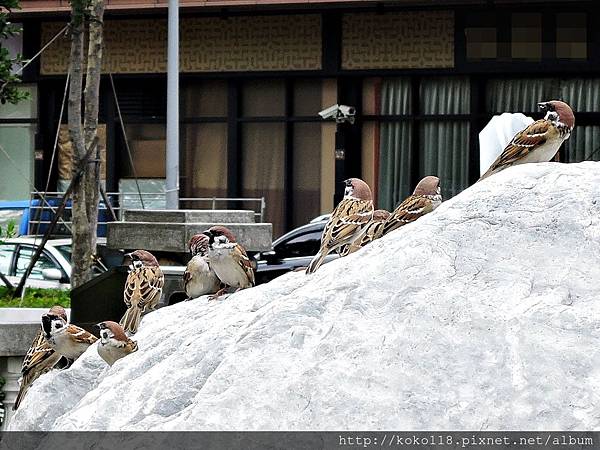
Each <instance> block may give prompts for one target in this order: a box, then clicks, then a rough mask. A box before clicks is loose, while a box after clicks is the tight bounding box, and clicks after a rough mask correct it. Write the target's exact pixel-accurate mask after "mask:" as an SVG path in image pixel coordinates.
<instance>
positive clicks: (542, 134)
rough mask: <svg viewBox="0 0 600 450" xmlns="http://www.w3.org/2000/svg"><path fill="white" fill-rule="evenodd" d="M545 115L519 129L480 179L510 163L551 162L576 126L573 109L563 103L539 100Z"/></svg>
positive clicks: (510, 164) (514, 164)
mask: <svg viewBox="0 0 600 450" xmlns="http://www.w3.org/2000/svg"><path fill="white" fill-rule="evenodd" d="M538 106H539V108H540V109H542V110H546V111H547V112H546V116H545V117H544V118H543V119H541V120H537V121H535V122H533V123H532V124H531V125H529V126H528V127H527V128H525V129H524V130H523V131H520V132H518V133H517V134H516V135H515V137H513V138H512V141H510V143H509V144H508V145H507V146H506V148H505V149H504V150H503V151H502V153H501V154H500V156H498V158H497V159H496V161H494V163H493V164H492V165H491V166H490V168H489V169H488V170H487V172H486V173H484V174H483V175H482V176H481V178H480V179H479V180H483V179H484V178H487V177H489V176H490V175H492V174H494V173H497V172H500V171H501V170H504V169H506V168H507V167H510V166H516V165H519V164H525V163H538V162H548V161H550V160H551V159H552V158H553V157H554V155H556V152H557V151H558V149H559V148H560V146H561V144H562V143H563V142H564V141H566V140H567V139H569V137H570V136H571V131H573V127H574V126H575V116H574V115H573V110H572V109H571V107H570V106H569V105H567V104H566V103H565V102H561V101H558V100H551V101H549V102H543V103H538Z"/></svg>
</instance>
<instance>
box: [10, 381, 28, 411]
mask: <svg viewBox="0 0 600 450" xmlns="http://www.w3.org/2000/svg"><path fill="white" fill-rule="evenodd" d="M28 389H29V384H27V383H25V382H24V381H21V386H19V393H18V394H17V398H16V399H15V404H14V405H13V407H12V409H13V411H16V410H17V409H19V405H20V404H21V401H22V400H23V398H24V397H25V394H27V390H28Z"/></svg>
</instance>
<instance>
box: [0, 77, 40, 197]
mask: <svg viewBox="0 0 600 450" xmlns="http://www.w3.org/2000/svg"><path fill="white" fill-rule="evenodd" d="M20 89H22V90H24V91H26V92H28V93H29V95H30V96H31V97H30V99H29V100H24V101H21V102H19V103H18V104H17V105H11V104H8V103H7V104H5V105H1V106H0V145H2V148H4V150H5V151H6V152H7V153H8V154H9V156H10V158H11V160H12V162H11V161H7V160H6V157H5V156H4V155H2V158H1V160H2V161H3V164H2V165H0V200H10V201H14V200H26V199H28V198H29V192H30V190H31V188H30V186H29V184H28V179H32V178H33V155H34V150H35V133H36V131H37V88H36V87H35V86H23V87H21V88H20Z"/></svg>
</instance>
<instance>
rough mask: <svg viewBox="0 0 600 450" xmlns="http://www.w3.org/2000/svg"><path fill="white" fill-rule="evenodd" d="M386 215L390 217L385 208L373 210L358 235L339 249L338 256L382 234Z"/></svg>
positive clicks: (352, 250) (356, 248)
mask: <svg viewBox="0 0 600 450" xmlns="http://www.w3.org/2000/svg"><path fill="white" fill-rule="evenodd" d="M388 217H390V212H389V211H386V210H385V209H376V210H375V211H374V212H373V219H371V221H370V222H369V223H368V224H367V225H366V226H365V227H363V229H362V230H360V233H358V236H356V238H355V239H354V240H353V241H352V243H351V244H350V245H346V246H345V247H344V248H343V250H341V251H340V256H346V255H349V254H350V253H354V252H355V251H356V250H358V249H359V248H362V247H364V246H365V245H367V244H368V243H370V242H372V241H374V240H375V239H379V238H380V237H381V236H383V226H384V224H385V221H386V219H387V218H388Z"/></svg>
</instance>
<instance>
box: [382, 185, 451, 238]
mask: <svg viewBox="0 0 600 450" xmlns="http://www.w3.org/2000/svg"><path fill="white" fill-rule="evenodd" d="M441 204H442V188H441V187H440V179H439V178H438V177H434V176H428V177H425V178H423V179H422V180H421V181H419V184H417V187H416V188H415V191H414V192H413V193H412V195H410V196H408V197H407V198H406V199H404V201H403V202H402V203H400V204H399V205H398V207H397V208H396V209H395V210H394V212H393V213H392V214H390V216H389V217H388V218H387V219H386V221H385V223H384V224H383V234H388V233H389V232H390V231H393V230H395V229H396V228H399V227H401V226H403V225H406V224H407V223H410V222H414V221H415V220H417V219H418V218H419V217H421V216H424V215H425V214H427V213H430V212H431V211H433V210H434V209H435V208H437V207H438V206H440V205H441Z"/></svg>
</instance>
